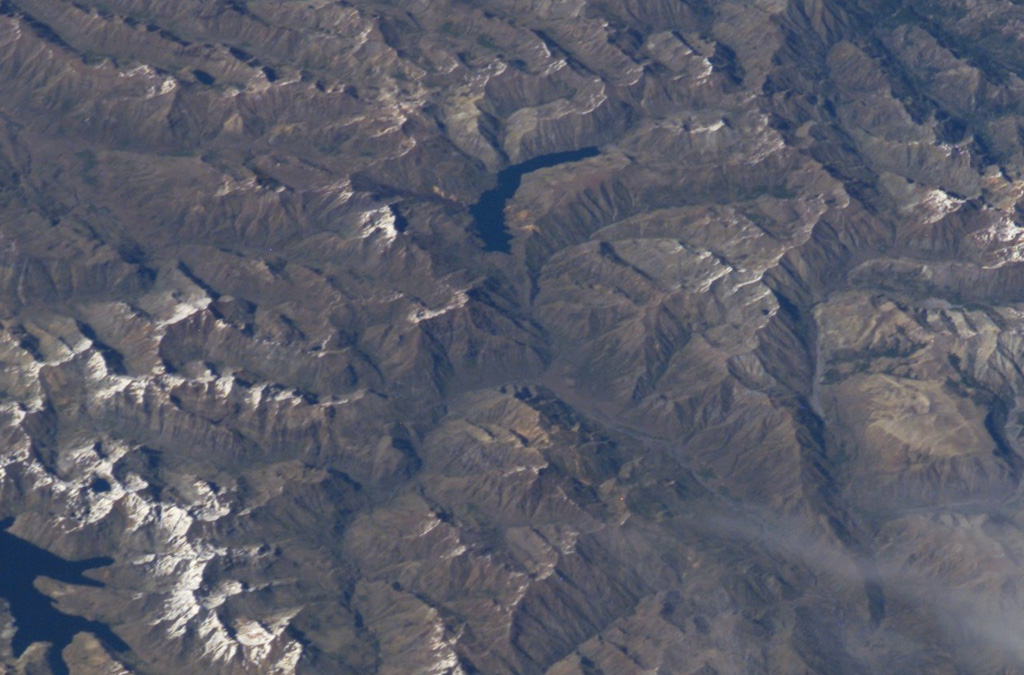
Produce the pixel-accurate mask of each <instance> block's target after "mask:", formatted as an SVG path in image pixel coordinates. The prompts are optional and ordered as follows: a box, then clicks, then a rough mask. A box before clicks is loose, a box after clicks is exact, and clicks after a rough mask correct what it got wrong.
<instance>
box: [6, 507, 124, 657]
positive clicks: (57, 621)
mask: <svg viewBox="0 0 1024 675" xmlns="http://www.w3.org/2000/svg"><path fill="white" fill-rule="evenodd" d="M12 522H13V521H12V520H11V519H8V520H5V521H0V528H2V529H0V596H2V597H3V598H4V599H5V600H7V602H8V604H10V606H11V614H12V615H13V616H14V620H15V622H16V628H17V629H18V630H17V632H16V633H15V634H14V640H13V644H12V647H13V648H14V656H15V657H19V656H21V655H22V654H23V653H24V652H25V650H26V649H27V648H28V646H29V645H30V644H32V643H33V642H50V643H52V644H53V649H52V650H51V652H50V668H51V669H52V670H53V672H54V673H56V674H57V675H67V673H68V667H67V665H66V664H65V663H64V660H63V659H62V658H61V655H60V652H61V650H62V649H64V647H66V646H68V645H69V644H71V639H72V638H73V637H74V636H75V633H78V632H81V631H88V632H90V633H93V634H94V635H95V636H96V637H97V638H99V639H100V641H101V642H102V643H103V644H104V646H106V647H109V648H112V649H114V650H115V651H124V650H126V649H128V645H126V644H125V643H124V642H122V641H121V639H120V638H118V637H117V636H116V635H115V634H114V632H113V631H112V630H110V628H108V627H107V626H106V625H104V624H102V623H98V622H96V621H89V620H87V619H83V618H81V617H78V616H71V615H70V614H64V613H63V612H60V611H58V610H57V609H56V607H54V605H53V603H52V602H51V601H50V599H49V598H48V597H46V596H45V595H43V594H42V593H40V592H39V591H37V590H36V588H35V586H33V585H32V582H33V581H34V580H35V579H36V577H50V578H51V579H56V580H57V581H63V582H65V583H69V584H78V585H80V586H102V585H103V584H101V583H100V582H98V581H95V580H93V579H90V578H88V577H86V576H83V575H82V572H85V571H86V570H90V569H94V568H96V567H103V566H105V565H109V564H110V563H112V562H113V560H111V559H110V558H90V559H88V560H79V561H76V562H72V561H69V560H64V559H63V558H59V557H57V556H55V555H53V554H52V553H50V552H48V551H46V550H44V549H41V548H39V547H38V546H33V545H32V544H30V543H28V542H27V541H25V540H24V539H20V538H18V537H16V536H14V535H13V534H11V533H10V532H7V531H6V530H7V528H8V527H10V525H11V523H12Z"/></svg>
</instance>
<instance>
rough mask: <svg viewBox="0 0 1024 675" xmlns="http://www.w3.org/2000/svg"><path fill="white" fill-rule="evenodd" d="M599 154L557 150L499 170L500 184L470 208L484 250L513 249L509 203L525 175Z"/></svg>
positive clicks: (585, 151) (586, 150) (592, 149)
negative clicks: (507, 223) (506, 209)
mask: <svg viewBox="0 0 1024 675" xmlns="http://www.w3.org/2000/svg"><path fill="white" fill-rule="evenodd" d="M598 154H600V150H598V149H597V148H582V149H580V150H569V151H567V152H553V153H551V154H550V155H541V156H540V157H534V158H533V159H531V160H527V161H525V162H522V163H521V164H514V165H512V166H510V167H508V168H507V169H503V170H502V171H499V172H498V176H497V179H498V184H497V186H495V187H494V188H493V189H490V190H488V191H487V192H485V193H483V194H482V195H480V201H478V202H477V203H476V204H473V206H471V207H469V214H470V215H471V216H473V221H474V223H475V225H476V231H477V232H478V233H479V234H480V238H481V239H483V240H484V249H485V250H488V251H500V252H502V253H508V252H509V250H510V247H509V242H510V241H511V240H512V236H511V235H510V234H509V232H508V227H507V226H506V225H505V203H506V202H508V200H509V199H511V198H512V195H514V194H515V193H516V190H518V189H519V185H520V184H521V183H522V181H523V176H525V175H526V174H528V173H530V172H532V171H536V170H537V169H545V168H547V167H549V166H555V165H557V164H565V163H566V162H578V161H579V160H581V159H587V158H588V157H596V156H597V155H598Z"/></svg>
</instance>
